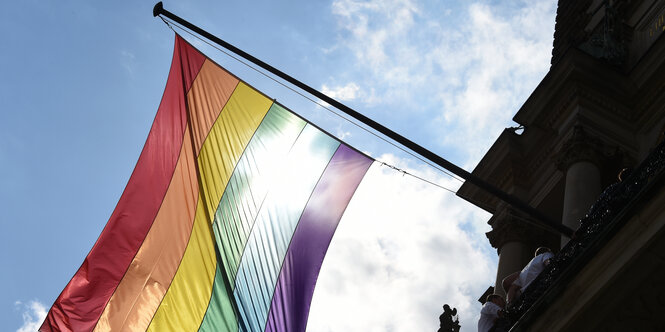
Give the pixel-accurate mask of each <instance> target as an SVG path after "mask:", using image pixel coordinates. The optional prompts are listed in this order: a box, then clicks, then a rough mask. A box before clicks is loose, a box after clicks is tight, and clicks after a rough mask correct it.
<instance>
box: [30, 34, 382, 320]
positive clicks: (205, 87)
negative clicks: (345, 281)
mask: <svg viewBox="0 0 665 332" xmlns="http://www.w3.org/2000/svg"><path fill="white" fill-rule="evenodd" d="M372 162H373V160H372V159H371V158H369V157H367V156H366V155H364V154H362V153H360V152H358V151H357V150H355V149H353V148H351V147H349V146H347V145H345V144H344V143H342V142H340V141H339V140H338V139H336V138H334V137H333V136H331V135H329V134H327V133H325V132H323V131H322V130H320V129H319V128H318V127H316V126H314V125H312V124H311V123H308V122H307V121H305V120H304V119H302V118H300V117H299V116H297V115H296V114H294V113H292V112H291V111H289V110H288V109H286V108H285V107H283V106H282V105H280V104H278V103H276V102H274V100H272V99H270V98H268V97H266V96H265V95H263V94H262V93H261V92H259V91H257V90H255V89H254V88H252V87H251V86H249V85H247V84H246V83H244V82H242V81H241V80H239V79H238V78H236V77H235V76H234V75H232V74H231V73H229V72H228V71H226V70H225V69H223V68H222V67H220V66H219V65H217V64H216V63H214V62H213V61H211V60H210V59H208V58H206V57H205V56H204V55H203V54H201V53H200V52H199V51H198V50H196V49H195V48H194V47H192V46H191V45H190V44H188V43H187V42H186V41H185V40H184V39H182V38H181V37H180V36H178V35H176V40H175V48H174V55H173V60H172V64H171V70H170V73H169V77H168V79H167V84H166V88H165V91H164V95H163V97H162V102H161V104H160V106H159V109H158V111H157V115H156V116H155V120H154V122H153V126H152V128H151V130H150V133H149V134H148V138H147V140H146V143H145V146H144V148H143V151H142V153H141V155H140V157H139V160H138V162H137V164H136V167H135V169H134V172H133V173H132V176H131V177H130V180H129V182H128V184H127V186H126V188H125V191H124V192H123V194H122V196H121V198H120V201H119V202H118V205H117V206H116V208H115V210H114V212H113V214H112V215H111V217H110V219H109V221H108V223H107V225H106V226H105V228H104V230H103V231H102V233H101V235H100V236H99V238H98V240H97V242H96V243H95V245H94V246H93V248H92V249H91V251H90V252H89V253H88V256H87V257H86V258H85V260H84V262H83V264H82V265H81V267H80V268H79V270H78V271H77V272H76V273H75V275H74V276H73V277H72V279H71V281H70V282H69V284H67V286H66V287H65V289H64V290H63V291H62V293H61V294H60V296H59V297H58V298H57V299H56V301H55V302H54V304H53V306H52V307H51V309H50V310H49V312H48V314H47V317H46V319H45V321H44V323H43V324H42V326H41V327H40V331H93V330H94V331H148V330H150V331H199V330H200V331H304V330H305V327H306V324H307V316H308V314H309V306H310V303H311V300H312V295H313V291H314V286H315V284H316V279H317V277H318V274H319V270H320V268H321V265H322V262H323V259H324V256H325V254H326V251H327V249H328V246H329V244H330V242H331V240H332V237H333V234H334V232H335V229H336V227H337V224H338V223H339V220H340V219H341V217H342V214H343V213H344V210H345V209H346V206H347V205H348V203H349V202H350V200H351V198H352V196H353V193H354V192H355V190H356V188H357V187H358V185H359V184H360V182H361V180H362V178H363V176H364V175H365V173H366V172H367V170H368V168H369V167H370V165H371V164H372Z"/></svg>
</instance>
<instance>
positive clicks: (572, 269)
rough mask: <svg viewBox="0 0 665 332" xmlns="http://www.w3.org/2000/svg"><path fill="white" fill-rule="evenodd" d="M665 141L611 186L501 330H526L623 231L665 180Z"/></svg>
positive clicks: (512, 308) (500, 325)
mask: <svg viewBox="0 0 665 332" xmlns="http://www.w3.org/2000/svg"><path fill="white" fill-rule="evenodd" d="M664 170H665V142H663V143H661V144H660V145H659V146H658V147H657V148H656V149H655V150H654V151H653V152H652V153H650V154H649V156H648V157H647V158H646V159H645V160H644V161H643V162H642V163H641V164H640V165H639V166H638V167H637V168H636V169H634V170H633V171H632V172H631V174H630V175H629V176H628V178H626V179H625V180H623V181H622V182H619V183H616V184H613V185H611V186H609V187H608V188H607V189H605V191H603V193H602V194H601V195H600V196H599V198H598V200H597V201H596V202H595V203H594V204H593V206H592V207H591V209H589V213H588V214H587V215H586V216H585V217H584V218H582V219H581V220H580V227H579V228H578V229H577V231H576V232H575V236H574V238H573V239H571V240H570V241H569V242H568V244H567V245H566V246H565V247H563V248H562V249H561V250H560V251H559V252H558V253H557V254H556V255H555V256H554V257H553V258H552V259H551V260H550V264H549V265H548V266H547V267H546V268H545V270H543V272H542V273H541V274H540V275H539V276H538V277H537V278H536V279H535V280H534V281H533V282H532V283H531V284H530V285H529V287H527V289H525V290H524V293H523V294H522V296H521V297H520V298H519V299H517V300H516V301H515V302H514V303H512V304H511V305H510V306H509V307H508V308H506V315H505V316H504V318H503V319H500V320H498V321H497V324H496V327H497V331H509V330H511V329H513V328H514V329H515V330H521V329H526V328H527V325H528V324H529V322H530V321H532V320H533V319H535V318H537V317H538V315H539V314H540V313H542V312H543V311H544V310H545V309H546V307H547V305H548V303H549V302H552V301H553V300H552V299H553V298H554V297H555V296H556V295H557V294H559V293H560V292H561V291H562V290H563V289H565V287H566V284H567V283H568V282H569V281H570V280H571V279H572V278H573V277H574V276H575V274H576V272H577V271H579V270H580V269H581V268H582V267H583V266H584V265H585V264H586V263H587V262H589V260H591V259H592V258H593V256H594V255H595V254H596V253H597V252H598V251H599V250H600V248H601V247H602V246H603V245H605V244H606V243H607V242H608V241H609V240H610V238H611V237H612V235H614V234H616V232H618V231H620V228H621V227H622V226H623V225H624V224H625V222H626V221H627V220H629V219H630V216H631V215H633V214H634V212H635V210H636V208H637V207H638V206H639V205H640V203H643V202H645V201H647V200H648V197H649V195H651V194H652V193H653V192H654V190H653V189H657V188H658V187H660V186H661V185H662V182H663V181H661V180H662V179H663V178H664V177H665V174H664V173H665V172H664Z"/></svg>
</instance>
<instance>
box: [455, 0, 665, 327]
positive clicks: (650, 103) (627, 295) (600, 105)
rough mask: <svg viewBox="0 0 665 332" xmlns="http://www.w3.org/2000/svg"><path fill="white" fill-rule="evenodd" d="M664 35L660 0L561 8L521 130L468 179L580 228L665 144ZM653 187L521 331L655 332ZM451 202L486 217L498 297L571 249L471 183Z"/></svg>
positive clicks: (659, 207)
mask: <svg viewBox="0 0 665 332" xmlns="http://www.w3.org/2000/svg"><path fill="white" fill-rule="evenodd" d="M664 34H665V1H662V0H643V1H635V0H578V1H574V0H560V1H559V4H558V9H557V17H556V25H555V31H554V43H553V50H552V60H551V67H550V70H549V72H548V73H547V75H546V76H545V77H544V78H543V80H542V81H541V82H540V84H539V85H538V86H537V87H536V89H535V90H534V92H533V93H532V94H531V96H530V97H529V98H528V99H527V100H526V102H525V103H524V105H523V106H522V107H521V108H520V109H519V111H518V112H517V113H516V115H515V116H514V118H513V119H514V121H515V122H516V123H518V124H519V125H520V126H521V127H520V128H519V129H516V128H509V129H506V130H504V132H503V133H502V134H501V135H500V136H499V138H498V139H497V140H496V142H495V143H494V144H493V145H492V147H491V148H490V149H489V151H487V153H486V154H485V156H484V157H483V158H482V160H481V161H480V163H479V164H478V165H477V166H476V168H475V169H474V171H473V174H474V175H475V176H477V177H479V178H481V179H484V180H486V181H488V182H489V183H491V184H493V185H495V186H497V187H498V188H501V189H502V190H504V191H506V192H508V193H510V194H512V195H514V196H517V197H518V198H520V199H521V200H523V201H524V202H527V203H528V204H529V205H531V206H532V207H535V208H536V209H538V210H540V211H541V212H543V213H545V214H546V215H547V216H549V217H550V218H551V219H554V220H560V221H561V223H562V224H564V225H566V226H568V227H570V228H572V229H577V228H578V227H579V226H580V220H581V219H583V218H584V217H585V215H586V214H587V213H588V211H589V208H590V207H591V206H592V204H594V203H595V202H596V201H597V199H598V197H599V195H600V194H601V193H602V192H603V190H605V188H607V187H608V186H610V185H611V184H613V183H615V182H617V178H616V177H617V174H618V173H619V171H621V170H622V169H623V168H636V167H638V166H639V165H640V163H642V162H643V161H644V160H645V159H646V158H647V157H648V156H650V155H651V154H653V153H654V150H655V149H656V148H657V146H658V144H659V143H660V142H662V140H663V132H664V130H665V37H663V35H664ZM653 177H654V176H652V178H653ZM650 181H651V180H650ZM659 181H660V180H659ZM652 187H653V188H652ZM649 188H651V189H649V190H650V194H649V195H646V196H644V195H643V196H644V198H640V199H641V200H642V201H641V202H640V204H639V209H637V210H635V209H633V210H631V211H632V212H631V214H630V215H627V216H622V217H621V218H623V219H622V220H623V221H622V224H621V225H622V226H621V229H620V230H619V231H617V232H616V233H614V234H613V235H611V236H610V235H606V236H609V237H608V241H607V242H606V244H604V245H603V246H602V248H599V249H598V250H597V252H596V253H595V254H594V255H593V257H592V258H591V259H590V260H589V261H588V262H586V263H585V264H584V265H583V266H580V265H579V264H577V265H576V266H577V267H576V269H577V270H576V271H575V273H574V275H573V276H572V277H570V278H569V280H568V281H566V284H565V285H561V284H557V287H558V288H559V290H558V293H557V294H558V295H557V296H552V295H550V298H549V300H548V301H549V302H548V306H546V307H545V308H541V309H539V310H540V311H539V313H540V314H538V315H532V316H530V318H529V321H528V322H527V323H524V322H523V323H522V325H519V324H518V325H517V326H522V328H525V329H527V330H531V329H533V330H544V329H543V328H544V327H547V330H578V329H579V328H582V329H581V330H594V329H599V328H600V329H609V330H615V329H618V327H620V326H629V327H630V326H632V327H635V326H642V327H644V328H646V329H647V330H651V329H652V328H653V327H654V325H653V324H656V323H655V322H654V321H653V319H650V318H649V314H648V310H647V309H649V308H651V307H653V308H659V307H662V306H663V305H659V304H657V302H663V303H665V301H662V300H661V299H662V296H660V295H665V282H659V281H657V280H661V281H662V280H665V250H659V249H663V248H662V247H663V245H661V244H658V243H663V241H661V240H663V239H664V238H663V233H665V231H664V230H663V228H662V226H663V225H664V224H665V190H663V189H662V186H661V185H660V182H658V183H656V184H654V185H653V186H650V187H649ZM654 188H655V189H654ZM458 195H459V196H460V197H462V198H464V199H466V200H468V201H470V202H472V203H473V204H475V205H477V206H479V207H481V208H483V209H485V210H487V211H488V212H490V213H491V214H492V217H491V218H490V220H489V221H488V223H489V224H490V225H491V227H492V230H491V231H490V232H488V233H487V237H488V240H489V242H490V243H491V245H492V246H493V247H494V248H496V249H497V252H498V255H499V263H498V269H497V274H496V284H495V292H496V293H498V294H503V289H502V287H501V280H502V279H503V278H504V277H505V276H507V275H508V274H510V273H512V272H514V271H518V270H521V269H522V267H523V266H524V265H526V263H527V262H528V261H529V260H530V259H531V258H532V257H533V252H534V250H535V248H537V247H539V246H548V247H550V248H552V249H554V251H555V252H558V251H560V250H562V249H563V248H565V246H566V245H567V244H568V241H569V240H570V239H568V238H567V237H565V236H561V235H559V234H557V233H556V232H553V231H551V230H549V229H547V228H545V227H542V226H540V224H539V223H538V222H537V221H535V220H533V219H532V218H531V217H529V216H527V215H525V214H523V213H521V212H520V211H518V210H516V209H514V208H512V207H511V206H509V205H507V204H505V203H503V202H501V201H499V200H498V199H496V198H495V197H492V196H490V195H489V194H487V193H485V192H483V191H482V190H480V189H479V188H477V187H475V186H473V185H472V184H470V183H466V184H464V185H463V186H462V187H461V188H460V190H459V191H458ZM640 197H642V196H640ZM617 218H618V217H617ZM658 278H660V279H658ZM555 284H556V281H555ZM640 294H642V295H640ZM640 296H642V297H640ZM627 304H628V305H630V304H633V305H634V306H636V307H640V308H642V309H640V310H637V314H635V315H633V316H630V315H629V314H627V315H626V316H625V317H624V318H625V319H624V320H623V321H622V322H623V323H622V322H619V320H621V319H623V318H621V317H622V316H620V315H616V314H615V313H616V312H615V311H612V310H613V309H620V308H622V307H618V306H626V305H627ZM601 308H604V309H601ZM645 310H646V311H645ZM618 312H625V310H619V311H618ZM631 317H632V318H631ZM608 322H609V323H608ZM524 324H526V325H524ZM622 324H623V325H622ZM640 324H644V325H640ZM525 326H528V328H526V327H525ZM657 326H661V325H657ZM631 330H635V329H632V328H631ZM637 330H640V329H639V328H638V329H637Z"/></svg>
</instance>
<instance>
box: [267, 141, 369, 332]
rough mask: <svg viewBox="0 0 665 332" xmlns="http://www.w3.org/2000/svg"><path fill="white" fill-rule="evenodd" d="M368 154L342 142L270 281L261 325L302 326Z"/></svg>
mask: <svg viewBox="0 0 665 332" xmlns="http://www.w3.org/2000/svg"><path fill="white" fill-rule="evenodd" d="M371 164H372V160H371V159H370V158H368V157H367V156H365V155H363V154H361V153H358V152H357V151H355V150H353V149H351V148H349V147H347V146H346V145H343V144H342V145H341V146H340V147H339V149H338V150H337V152H335V155H334V156H333V158H332V159H331V161H330V164H329V165H328V167H327V168H326V170H325V172H324V173H323V175H322V177H321V180H320V181H319V183H318V184H317V185H316V188H315V189H314V192H313V193H312V196H311V197H310V200H309V201H308V203H307V206H306V207H305V210H304V211H303V214H302V217H301V218H300V222H299V223H298V227H297V228H296V231H295V233H294V234H293V238H292V239H291V245H290V246H289V250H288V252H287V254H286V257H285V259H284V262H283V264H282V271H281V273H280V276H279V280H278V281H277V285H276V287H275V293H274V295H273V299H272V305H271V308H270V314H269V316H268V322H267V324H266V328H265V331H271V332H277V331H291V332H294V331H304V330H305V327H307V316H308V314H309V306H310V303H311V301H312V294H313V293H314V285H315V284H316V279H317V278H318V275H319V270H320V269H321V264H322V263H323V257H324V256H325V255H326V251H327V250H328V245H329V244H330V240H331V239H332V236H333V233H335V229H336V228H337V224H338V223H339V220H340V218H341V217H342V214H343V213H344V210H345V209H346V206H347V205H348V204H349V201H350V200H351V196H353V193H354V192H355V190H356V188H357V187H358V185H359V184H360V181H361V180H362V178H363V176H364V175H365V173H366V172H367V169H368V168H369V166H370V165H371Z"/></svg>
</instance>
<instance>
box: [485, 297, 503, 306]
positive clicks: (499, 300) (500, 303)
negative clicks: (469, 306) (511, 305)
mask: <svg viewBox="0 0 665 332" xmlns="http://www.w3.org/2000/svg"><path fill="white" fill-rule="evenodd" d="M487 302H492V303H494V304H496V305H498V306H499V307H501V308H503V307H505V306H506V300H504V299H503V297H502V296H501V295H499V294H490V295H487Z"/></svg>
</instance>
